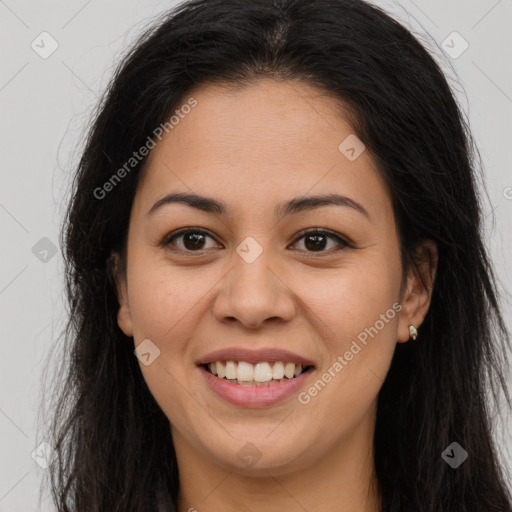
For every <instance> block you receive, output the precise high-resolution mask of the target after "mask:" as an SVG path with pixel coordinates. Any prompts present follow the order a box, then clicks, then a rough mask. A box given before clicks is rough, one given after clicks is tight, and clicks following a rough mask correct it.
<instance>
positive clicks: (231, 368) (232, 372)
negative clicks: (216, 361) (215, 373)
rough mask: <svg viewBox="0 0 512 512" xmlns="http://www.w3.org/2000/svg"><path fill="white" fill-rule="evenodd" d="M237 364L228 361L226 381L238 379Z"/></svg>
mask: <svg viewBox="0 0 512 512" xmlns="http://www.w3.org/2000/svg"><path fill="white" fill-rule="evenodd" d="M236 368H237V364H236V363H235V362H234V361H226V379H236V378H237V370H236Z"/></svg>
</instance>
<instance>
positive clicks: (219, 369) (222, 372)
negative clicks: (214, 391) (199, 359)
mask: <svg viewBox="0 0 512 512" xmlns="http://www.w3.org/2000/svg"><path fill="white" fill-rule="evenodd" d="M212 364H214V365H215V369H216V373H217V375H218V376H219V377H220V378H221V379H223V378H224V377H225V376H226V367H225V366H224V363H223V362H222V361H217V362H216V363H212Z"/></svg>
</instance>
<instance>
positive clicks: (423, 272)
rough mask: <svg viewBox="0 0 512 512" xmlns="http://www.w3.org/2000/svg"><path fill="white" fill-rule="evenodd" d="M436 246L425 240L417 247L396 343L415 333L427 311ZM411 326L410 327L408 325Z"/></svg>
mask: <svg viewBox="0 0 512 512" xmlns="http://www.w3.org/2000/svg"><path fill="white" fill-rule="evenodd" d="M437 261H438V253H437V246H436V244H435V243H434V242H433V241H431V240H426V241H424V242H423V243H421V244H420V247H419V248H418V249H417V252H416V257H415V264H414V266H413V268H412V269H411V271H410V272H409V275H408V277H407V286H406V288H405V291H404V294H403V297H402V301H401V304H402V307H403V309H402V311H401V312H400V317H399V323H398V338H397V341H398V343H405V342H407V341H409V340H410V339H411V338H412V335H413V334H415V333H417V336H418V337H421V330H420V326H421V324H422V323H423V320H424V319H425V316H426V315H427V313H428V310H429V307H430V302H431V299H432V291H433V289H434V282H435V276H436V271H437ZM411 325H412V326H413V327H412V328H411V327H410V326H411Z"/></svg>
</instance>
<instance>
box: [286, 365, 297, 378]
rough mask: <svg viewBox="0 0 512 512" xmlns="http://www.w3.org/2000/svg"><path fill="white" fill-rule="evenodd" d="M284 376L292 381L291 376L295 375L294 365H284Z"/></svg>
mask: <svg viewBox="0 0 512 512" xmlns="http://www.w3.org/2000/svg"><path fill="white" fill-rule="evenodd" d="M284 374H285V375H286V377H288V378H289V379H293V376H294V375H295V365H294V364H293V363H286V364H285V365H284Z"/></svg>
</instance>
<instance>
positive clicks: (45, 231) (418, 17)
mask: <svg viewBox="0 0 512 512" xmlns="http://www.w3.org/2000/svg"><path fill="white" fill-rule="evenodd" d="M175 3H176V2H173V1H157V0H149V1H145V2H142V1H137V0H123V1H121V0H115V1H113V0H112V1H100V0H89V1H75V0H73V1H69V0H68V1H60V2H59V1H54V0H53V1H51V0H48V1H45V2H41V1H35V0H29V1H23V2H22V1H20V0H0V38H1V45H0V51H1V61H0V62H1V67H0V112H1V113H0V140H1V141H2V152H1V154H0V177H1V181H0V183H1V187H0V232H1V235H2V237H1V240H2V245H1V252H0V322H1V323H0V325H1V335H2V342H1V345H0V347H1V348H0V350H1V352H0V512H2V511H3V512H5V511H11V512H16V511H24V512H27V511H35V510H43V511H46V510H48V511H49V510H53V507H52V506H51V504H50V501H49V500H48V499H45V500H43V502H42V503H39V487H40V482H41V478H42V475H43V473H44V469H42V468H41V467H40V466H39V465H38V464H36V462H35V461H34V460H33V459H32V458H31V454H32V452H33V451H34V449H35V448H36V447H37V446H38V445H39V444H40V443H41V442H42V441H44V439H38V438H37V434H38V432H37V431H36V428H37V424H36V421H37V417H36V415H37V410H38V407H39V402H40V400H41V397H40V385H41V377H42V371H43V362H44V360H45V357H46V355H47V353H48V350H49V348H50V346H51V345H52V343H54V341H55V338H56V335H57V333H58V332H60V330H61V328H62V326H63V322H64V320H65V309H64V296H63V281H62V272H63V262H62V255H61V252H60V249H59V248H58V247H57V252H56V254H55V256H53V257H50V256H51V252H50V253H48V254H47V255H46V258H49V259H48V261H46V262H44V261H41V259H40V258H44V253H39V256H38V255H36V254H34V252H33V251H32V248H33V247H34V246H35V245H36V244H37V243H38V242H39V241H40V239H41V238H43V237H47V238H48V239H49V240H50V241H51V242H52V243H53V244H55V245H56V246H57V245H58V231H59V227H60V222H61V217H62V213H63V211H64V206H65V199H67V195H66V194H67V191H68V184H69V180H70V176H71V173H72V169H73V165H74V164H75V163H76V160H77V158H78V156H79V155H78V152H77V148H79V147H80V145H81V144H82V141H83V135H84V129H85V126H86V122H87V119H88V116H89V114H90V110H91V108H92V107H93V106H94V105H95V103H96V101H97V98H98V95H99V93H100V91H102V90H103V89H104V87H105V86H106V84H107V83H108V81H109V79H110V77H111V73H112V71H113V68H114V65H115V63H116V62H117V59H118V57H119V55H120V54H121V53H123V52H124V50H125V49H126V47H127V46H128V45H129V43H130V42H131V41H132V40H133V39H134V38H135V37H136V36H137V35H138V34H139V33H140V31H141V30H142V29H143V28H144V26H145V25H146V24H147V23H148V22H149V21H151V19H152V18H153V17H154V16H156V15H158V14H159V13H161V12H162V11H164V10H166V9H167V8H169V7H171V6H173V5H175ZM374 3H376V4H378V5H381V6H383V7H385V8H386V9H388V10H389V11H390V12H391V13H392V14H393V15H394V16H395V17H397V18H399V19H400V20H401V21H402V22H403V23H404V24H405V25H406V26H408V27H409V28H411V29H413V30H414V31H415V33H416V34H424V35H423V36H420V37H421V38H422V40H423V41H425V42H427V44H428V45H429V46H430V47H431V48H432V49H433V50H434V51H435V52H436V55H437V56H436V59H437V60H438V61H440V62H441V63H442V66H443V69H444V70H445V72H446V73H448V74H449V75H450V77H451V80H452V82H451V83H452V84H453V88H454V90H456V91H457V96H458V98H459V99H460V103H461V105H462V106H463V109H464V111H465V112H466V113H467V115H468V116H469V119H470V122H471V126H472V129H473V133H474V136H475V138H476V141H477V144H478V147H479V149H480V151H481V155H482V158H483V163H484V165H485V169H486V175H485V179H486V184H487V188H488V192H489V202H488V203H487V204H486V214H487V215H488V216H487V218H486V219H487V229H486V237H487V240H488V241H489V244H490V248H491V255H492V257H493V260H494V264H495V266H496V269H497V272H498V275H499V278H500V280H501V282H502V283H503V286H504V288H505V289H506V290H508V291H509V292H510V290H512V274H511V271H510V264H511V262H512V257H511V254H512V250H511V249H512V229H511V222H512V221H511V219H512V188H508V187H512V173H511V170H510V147H511V142H510V136H511V129H510V120H511V113H512V76H511V75H512V73H511V48H512V31H510V24H511V22H512V1H511V0H470V1H468V0H466V1H464V2H462V1H460V0H449V1H447V0H432V1H427V2H421V3H420V1H419V0H416V1H415V2H414V1H412V0H402V1H400V2H398V1H387V2H374ZM43 31H47V32H48V33H50V34H51V36H52V37H53V38H54V39H55V40H56V41H57V43H58V48H57V50H56V51H55V52H54V53H53V54H52V55H50V56H49V57H48V58H46V59H43V58H41V57H40V56H39V55H38V54H37V53H36V52H35V51H34V50H33V49H32V48H31V43H32V41H34V40H35V41H36V43H38V42H39V43H38V44H39V45H40V46H42V43H41V42H40V39H41V38H40V37H39V35H40V34H41V32H43ZM454 31H457V32H458V33H459V34H460V35H461V36H462V37H463V38H464V39H465V40H466V41H467V42H468V44H469V47H468V49H467V50H466V51H465V52H464V53H463V54H462V55H460V56H459V57H457V58H452V57H450V56H449V55H447V53H445V52H444V51H443V49H442V48H443V46H442V43H443V41H445V40H446V38H447V37H448V36H449V35H450V34H452V32H454ZM45 41H46V42H45V48H46V49H48V48H49V40H48V39H46V40H45ZM453 41H454V42H453V43H452V42H451V39H450V38H449V39H448V44H449V45H451V46H453V49H452V50H451V51H457V50H460V49H461V48H462V47H461V46H460V45H461V41H460V40H457V39H454V40H453ZM41 50H42V49H41ZM466 95H467V97H466ZM74 150H75V151H74ZM493 213H494V218H495V223H493ZM42 243H45V242H42ZM36 247H37V246H36ZM36 252H37V251H36ZM511 311H512V307H511V304H510V300H508V302H506V303H504V313H505V316H506V319H507V322H508V326H509V328H512V322H511V318H512V315H511ZM447 314H449V312H447ZM509 379H510V377H509ZM507 421H508V426H505V425H506V424H507ZM497 425H498V427H500V426H501V427H505V428H504V430H503V431H502V432H501V435H500V436H499V437H498V440H499V446H500V451H501V453H502V456H503V457H504V459H505V461H506V464H507V467H508V468H510V467H512V458H511V457H510V448H511V445H512V442H511V440H510V437H511V436H510V430H511V428H512V422H510V418H508V420H506V421H505V422H502V423H498V424H497ZM504 439H505V441H504ZM470 456H471V454H470Z"/></svg>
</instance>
